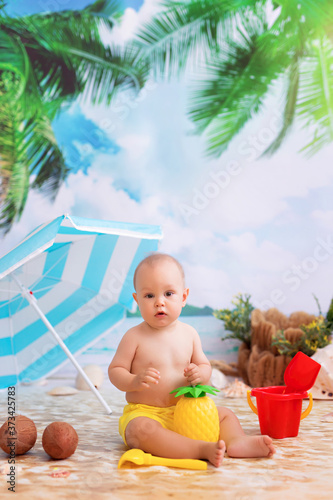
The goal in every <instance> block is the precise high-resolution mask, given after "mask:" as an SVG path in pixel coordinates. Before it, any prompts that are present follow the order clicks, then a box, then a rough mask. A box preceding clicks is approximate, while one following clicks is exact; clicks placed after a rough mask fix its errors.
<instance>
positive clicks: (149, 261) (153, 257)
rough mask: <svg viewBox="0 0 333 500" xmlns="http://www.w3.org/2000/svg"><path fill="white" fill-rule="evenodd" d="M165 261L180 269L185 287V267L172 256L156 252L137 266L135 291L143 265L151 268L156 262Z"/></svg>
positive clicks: (134, 278)
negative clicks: (137, 277)
mask: <svg viewBox="0 0 333 500" xmlns="http://www.w3.org/2000/svg"><path fill="white" fill-rule="evenodd" d="M163 260H169V261H171V262H173V263H174V264H176V266H177V267H178V269H179V272H180V274H181V276H182V279H183V282H184V286H185V273H184V269H183V266H182V265H181V264H180V262H178V260H177V259H175V258H174V257H172V255H169V254H167V253H161V252H156V253H152V254H150V255H148V257H146V258H145V259H143V260H142V261H141V262H139V264H138V265H137V268H136V269H135V272H134V276H133V285H134V289H135V290H136V287H135V284H136V276H137V274H138V270H139V269H140V267H141V266H142V265H143V264H148V265H149V266H151V265H153V264H154V263H155V262H158V261H163Z"/></svg>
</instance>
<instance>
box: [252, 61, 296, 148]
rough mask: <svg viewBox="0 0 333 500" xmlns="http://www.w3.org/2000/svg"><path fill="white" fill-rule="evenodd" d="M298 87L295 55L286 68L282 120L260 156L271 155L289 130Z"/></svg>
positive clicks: (292, 120)
mask: <svg viewBox="0 0 333 500" xmlns="http://www.w3.org/2000/svg"><path fill="white" fill-rule="evenodd" d="M298 88H299V60H298V57H297V56H296V57H295V58H294V60H293V61H292V62H291V64H290V67H289V68H288V80H287V88H286V91H285V106H284V111H283V121H282V127H281V130H280V132H279V133H278V135H277V137H276V138H275V139H274V141H273V142H272V143H271V144H270V145H269V146H268V148H267V149H266V150H265V151H264V152H263V153H262V155H261V156H265V155H269V156H271V155H273V154H274V153H275V152H276V151H277V150H278V149H279V147H280V146H281V144H282V142H283V140H284V139H285V137H286V135H287V133H288V132H289V130H290V128H291V126H292V124H293V122H294V118H295V114H296V104H297V95H298Z"/></svg>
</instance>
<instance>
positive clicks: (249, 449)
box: [218, 407, 275, 458]
mask: <svg viewBox="0 0 333 500" xmlns="http://www.w3.org/2000/svg"><path fill="white" fill-rule="evenodd" d="M218 412H219V418H220V439H223V441H224V442H225V444H226V450H227V453H228V455H229V457H235V458H236V457H237V458H252V457H253V458H254V457H270V456H271V455H273V453H275V447H274V446H273V443H272V439H271V438H270V437H269V436H247V435H246V434H245V432H244V431H243V429H242V427H241V425H240V423H239V420H238V418H237V417H236V415H235V414H234V413H233V412H232V411H231V410H228V409H227V408H222V407H218Z"/></svg>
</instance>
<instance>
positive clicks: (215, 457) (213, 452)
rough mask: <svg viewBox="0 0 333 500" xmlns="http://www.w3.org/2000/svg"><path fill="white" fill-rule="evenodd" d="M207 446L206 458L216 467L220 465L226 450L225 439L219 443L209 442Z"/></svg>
mask: <svg viewBox="0 0 333 500" xmlns="http://www.w3.org/2000/svg"><path fill="white" fill-rule="evenodd" d="M205 448H206V450H205V458H206V459H207V460H208V461H209V462H210V463H211V464H212V465H215V467H220V465H221V464H222V461H223V457H224V452H225V443H224V441H218V442H217V443H207V444H206V447H205Z"/></svg>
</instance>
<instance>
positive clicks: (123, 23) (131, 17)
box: [101, 0, 161, 45]
mask: <svg viewBox="0 0 333 500" xmlns="http://www.w3.org/2000/svg"><path fill="white" fill-rule="evenodd" d="M160 4H161V1H159V0H145V1H144V2H143V4H142V6H141V7H140V9H139V11H136V10H134V9H132V8H130V7H128V8H126V9H125V10H124V14H123V16H122V18H121V19H120V21H119V23H118V24H117V25H116V26H115V27H114V28H113V29H112V32H111V34H110V33H109V32H107V31H106V30H103V31H102V32H101V37H102V40H103V42H104V43H106V44H112V43H114V44H117V45H123V44H125V43H126V42H128V41H129V40H130V39H131V38H133V37H134V35H135V34H136V33H137V31H138V28H139V27H140V26H142V24H143V23H144V22H145V21H147V20H149V19H150V18H151V16H152V15H153V14H155V13H156V12H157V11H158V10H160V8H161V7H160Z"/></svg>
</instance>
